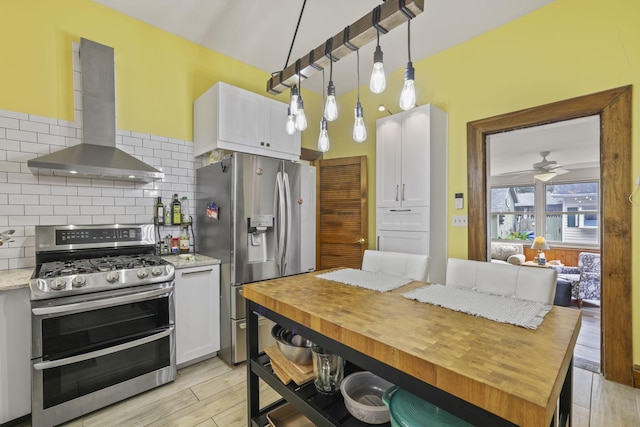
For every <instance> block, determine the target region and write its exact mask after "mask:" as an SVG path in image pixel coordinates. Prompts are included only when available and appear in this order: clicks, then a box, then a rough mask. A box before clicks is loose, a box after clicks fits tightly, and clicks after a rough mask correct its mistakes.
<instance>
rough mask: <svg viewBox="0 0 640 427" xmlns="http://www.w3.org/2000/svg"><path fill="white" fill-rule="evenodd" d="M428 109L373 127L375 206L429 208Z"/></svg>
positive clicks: (378, 122) (381, 121) (385, 121)
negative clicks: (374, 128)
mask: <svg viewBox="0 0 640 427" xmlns="http://www.w3.org/2000/svg"><path fill="white" fill-rule="evenodd" d="M430 116H431V111H430V109H425V108H414V109H413V110H409V111H407V112H404V113H400V114H396V115H393V116H389V117H385V118H382V119H379V120H378V121H377V123H376V147H377V153H376V177H377V182H376V185H377V187H376V188H377V194H376V200H377V203H376V204H377V206H378V207H401V206H428V205H429V170H430V167H429V166H430V144H431V143H432V142H431V138H430V132H429V130H430V126H431V123H430Z"/></svg>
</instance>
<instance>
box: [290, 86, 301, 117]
mask: <svg viewBox="0 0 640 427" xmlns="http://www.w3.org/2000/svg"><path fill="white" fill-rule="evenodd" d="M298 95H299V92H298V86H296V85H295V84H294V85H293V86H292V87H291V99H290V100H289V112H290V113H291V115H293V116H295V115H296V114H297V113H298Z"/></svg>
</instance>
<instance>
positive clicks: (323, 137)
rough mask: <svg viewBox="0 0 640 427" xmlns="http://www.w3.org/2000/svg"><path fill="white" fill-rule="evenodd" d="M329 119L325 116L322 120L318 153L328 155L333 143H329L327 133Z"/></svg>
mask: <svg viewBox="0 0 640 427" xmlns="http://www.w3.org/2000/svg"><path fill="white" fill-rule="evenodd" d="M322 87H324V69H323V70H322ZM322 98H323V99H322V104H323V105H324V101H325V100H324V95H323V97H322ZM327 127H328V126H327V119H326V117H325V116H324V115H323V116H322V119H320V135H318V151H320V152H322V153H326V152H327V151H329V148H331V142H330V141H329V132H328V131H327Z"/></svg>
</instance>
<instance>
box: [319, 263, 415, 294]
mask: <svg viewBox="0 0 640 427" xmlns="http://www.w3.org/2000/svg"><path fill="white" fill-rule="evenodd" d="M317 277H319V278H321V279H326V280H333V281H334V282H340V283H344V284H345V285H351V286H358V287H360V288H365V289H371V290H373V291H378V292H387V291H391V290H393V289H397V288H399V287H400V286H404V285H406V284H407V283H411V282H413V279H409V278H407V277H403V276H394V275H391V274H384V273H374V272H372V271H364V270H356V269H354V268H342V269H340V270H335V271H330V272H328V273H322V274H319V275H318V276H317Z"/></svg>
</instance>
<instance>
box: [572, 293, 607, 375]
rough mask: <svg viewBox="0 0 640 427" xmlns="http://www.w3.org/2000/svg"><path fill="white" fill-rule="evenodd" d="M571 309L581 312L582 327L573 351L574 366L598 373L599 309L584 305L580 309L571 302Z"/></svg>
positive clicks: (594, 306)
mask: <svg viewBox="0 0 640 427" xmlns="http://www.w3.org/2000/svg"><path fill="white" fill-rule="evenodd" d="M571 308H573V309H575V310H580V311H582V326H581V328H580V334H579V335H578V341H577V342H576V347H575V350H574V351H573V357H574V364H575V365H576V366H578V367H580V368H583V369H587V370H589V371H592V372H596V373H600V307H598V306H596V305H592V304H588V303H585V304H584V305H583V306H582V308H581V309H580V308H578V305H577V303H576V302H575V301H572V303H571Z"/></svg>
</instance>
